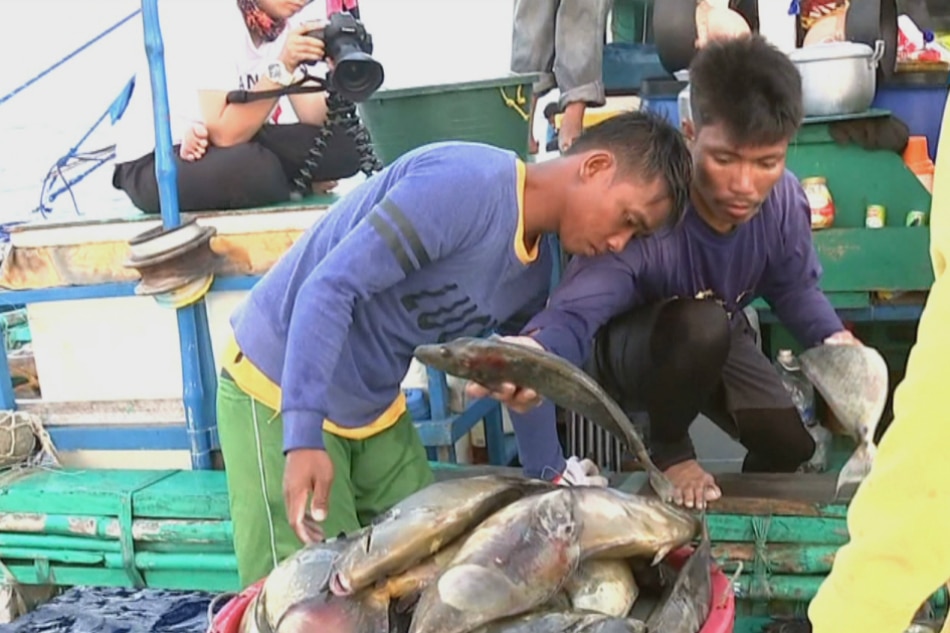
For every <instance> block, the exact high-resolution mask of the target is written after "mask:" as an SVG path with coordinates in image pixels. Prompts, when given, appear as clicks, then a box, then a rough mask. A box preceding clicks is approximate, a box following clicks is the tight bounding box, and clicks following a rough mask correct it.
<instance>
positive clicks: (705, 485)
mask: <svg viewBox="0 0 950 633" xmlns="http://www.w3.org/2000/svg"><path fill="white" fill-rule="evenodd" d="M665 474H666V476H667V477H668V478H669V480H670V481H671V482H672V483H673V485H674V486H676V493H674V495H673V502H674V503H676V504H677V505H685V506H686V507H687V508H694V507H695V508H700V509H702V508H705V507H706V502H707V501H715V500H716V499H718V498H719V497H721V496H722V491H721V490H720V489H719V486H717V485H716V480H715V479H714V478H713V476H712V475H710V474H709V473H707V472H706V471H705V470H703V469H702V467H701V466H700V465H699V462H697V461H696V460H695V459H690V460H687V461H685V462H680V463H679V464H674V465H673V466H670V467H669V468H667V469H666V471H665Z"/></svg>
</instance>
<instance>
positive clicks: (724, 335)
mask: <svg viewBox="0 0 950 633" xmlns="http://www.w3.org/2000/svg"><path fill="white" fill-rule="evenodd" d="M672 348H677V349H684V350H687V351H688V352H689V354H690V355H691V356H692V357H693V358H696V357H709V356H712V357H716V358H720V357H721V358H722V360H723V362H725V357H726V355H727V354H728V352H729V316H728V315H727V314H726V311H725V310H724V309H723V308H722V306H720V305H719V304H718V303H716V302H715V301H709V300H705V299H674V300H673V301H670V302H668V303H666V304H664V305H663V306H662V307H661V308H660V312H659V314H658V315H657V319H656V325H655V327H654V330H653V336H652V337H651V341H650V351H651V352H652V353H654V354H657V353H659V354H664V353H667V352H668V351H669V350H670V349H672Z"/></svg>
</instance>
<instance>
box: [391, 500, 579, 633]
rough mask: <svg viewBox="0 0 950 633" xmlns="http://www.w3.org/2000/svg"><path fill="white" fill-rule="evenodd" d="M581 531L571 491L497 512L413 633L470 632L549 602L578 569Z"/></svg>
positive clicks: (420, 608) (424, 604)
mask: <svg viewBox="0 0 950 633" xmlns="http://www.w3.org/2000/svg"><path fill="white" fill-rule="evenodd" d="M581 529H582V526H581V525H580V524H579V522H578V519H577V517H576V516H575V512H574V495H573V490H572V489H570V488H560V489H556V490H552V491H550V492H545V493H543V494H539V495H532V496H529V497H526V498H523V499H520V500H518V501H515V502H514V503H512V504H510V505H508V506H506V507H504V508H502V509H501V510H499V511H497V512H496V513H495V514H493V515H492V516H491V517H489V518H488V519H486V520H485V521H484V522H483V523H482V524H480V525H479V526H478V527H477V528H475V529H474V530H473V531H472V533H471V534H470V535H469V536H468V537H467V538H466V540H465V542H464V543H463V544H462V547H461V549H460V550H459V552H458V554H457V555H456V556H455V558H454V559H453V560H452V562H451V563H450V564H449V566H448V568H447V569H446V570H445V571H444V572H442V574H441V575H440V576H439V578H438V580H436V581H435V582H434V583H432V584H430V585H429V586H428V587H427V588H426V589H425V591H423V593H422V597H421V598H420V599H419V602H418V604H417V605H416V608H415V613H414V614H413V618H412V625H411V626H410V628H409V633H429V632H431V631H438V632H439V633H470V632H471V631H474V630H476V629H477V628H479V627H481V626H483V625H485V624H488V623H490V622H493V621H495V620H500V619H502V618H506V617H511V616H515V615H520V614H522V613H527V612H529V611H532V610H534V609H536V608H538V607H540V606H542V605H544V604H546V603H547V602H549V601H550V600H551V599H552V598H554V597H555V595H556V594H557V593H558V591H559V590H560V589H561V587H562V585H563V584H564V581H565V580H566V579H567V578H568V577H570V575H571V574H572V573H574V571H575V569H576V568H577V564H578V561H579V557H580V547H579V543H578V534H579V532H580V530H581Z"/></svg>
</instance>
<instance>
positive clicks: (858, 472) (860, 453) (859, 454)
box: [835, 443, 874, 499]
mask: <svg viewBox="0 0 950 633" xmlns="http://www.w3.org/2000/svg"><path fill="white" fill-rule="evenodd" d="M873 460H874V453H873V450H872V449H871V448H870V447H869V446H868V444H867V443H862V444H860V445H858V448H857V449H855V451H854V453H853V454H852V455H851V457H849V458H848V461H847V462H845V465H844V466H843V467H842V468H841V472H840V473H838V482H837V484H836V485H835V499H837V498H838V497H839V496H840V495H841V493H842V491H845V490H847V491H850V492H851V493H853V492H854V490H855V489H857V487H858V485H860V483H861V482H862V481H864V478H865V477H867V475H868V473H869V472H870V471H871V464H872V463H873Z"/></svg>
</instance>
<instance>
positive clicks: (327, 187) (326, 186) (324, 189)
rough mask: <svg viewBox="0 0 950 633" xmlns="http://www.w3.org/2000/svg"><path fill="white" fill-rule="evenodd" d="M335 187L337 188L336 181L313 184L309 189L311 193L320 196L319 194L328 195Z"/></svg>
mask: <svg viewBox="0 0 950 633" xmlns="http://www.w3.org/2000/svg"><path fill="white" fill-rule="evenodd" d="M336 186H337V181H335V180H325V181H323V182H315V183H313V185H311V189H313V192H314V193H316V194H321V193H324V194H325V193H330V192H331V191H333V190H334V189H336Z"/></svg>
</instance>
